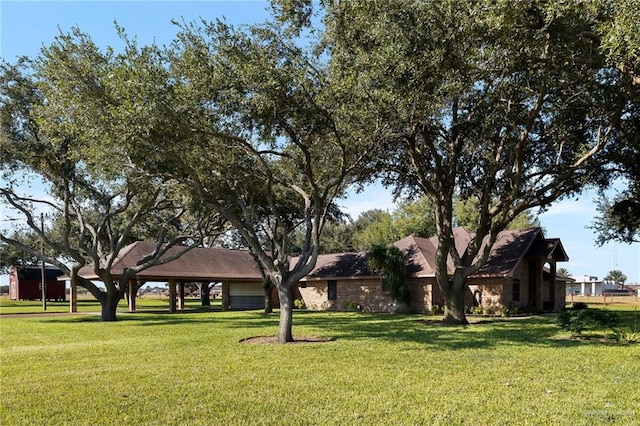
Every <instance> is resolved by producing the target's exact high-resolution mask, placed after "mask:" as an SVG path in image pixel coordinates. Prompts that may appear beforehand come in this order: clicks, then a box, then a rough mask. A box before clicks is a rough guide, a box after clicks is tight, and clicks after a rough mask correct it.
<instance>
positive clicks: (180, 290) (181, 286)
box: [178, 281, 184, 311]
mask: <svg viewBox="0 0 640 426" xmlns="http://www.w3.org/2000/svg"><path fill="white" fill-rule="evenodd" d="M178 309H179V310H181V311H184V282H182V281H180V283H179V284H178Z"/></svg>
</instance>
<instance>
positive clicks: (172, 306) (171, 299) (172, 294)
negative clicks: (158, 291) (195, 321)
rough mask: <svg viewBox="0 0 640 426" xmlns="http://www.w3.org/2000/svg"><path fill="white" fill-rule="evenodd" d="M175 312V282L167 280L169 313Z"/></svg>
mask: <svg viewBox="0 0 640 426" xmlns="http://www.w3.org/2000/svg"><path fill="white" fill-rule="evenodd" d="M175 312H176V280H173V279H172V280H169V313H171V314H173V313H175Z"/></svg>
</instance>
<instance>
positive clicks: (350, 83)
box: [325, 0, 640, 318]
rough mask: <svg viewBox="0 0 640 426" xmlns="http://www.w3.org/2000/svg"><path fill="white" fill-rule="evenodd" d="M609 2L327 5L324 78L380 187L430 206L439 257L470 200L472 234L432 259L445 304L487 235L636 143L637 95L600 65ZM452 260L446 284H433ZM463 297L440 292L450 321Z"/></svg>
mask: <svg viewBox="0 0 640 426" xmlns="http://www.w3.org/2000/svg"><path fill="white" fill-rule="evenodd" d="M611 4H612V3H611V2H608V1H593V2H561V3H559V2H541V1H540V2H538V1H533V2H513V1H506V0H503V1H496V2H491V3H490V4H487V3H486V2H475V1H458V0H442V1H437V2H406V1H401V0H397V1H387V2H384V4H383V3H380V2H376V1H373V0H371V1H358V2H331V3H330V4H329V6H328V7H327V11H326V12H327V13H326V21H325V22H326V23H327V29H328V31H327V38H328V41H329V42H330V45H331V47H332V56H331V63H330V71H331V73H332V74H331V75H332V77H333V78H334V79H336V80H339V81H341V82H343V85H344V87H345V90H347V91H348V92H349V93H350V94H352V99H351V104H352V108H351V120H350V121H349V122H350V123H353V125H354V126H356V127H357V131H358V132H359V133H360V134H362V135H363V136H366V137H369V138H371V139H372V140H382V141H383V142H384V143H385V148H386V153H385V154H386V155H385V156H384V157H383V158H380V166H379V167H380V169H381V170H382V173H383V175H384V176H385V183H387V184H389V185H391V186H393V187H394V188H395V189H396V193H397V194H399V193H403V192H409V193H418V194H424V195H427V196H429V197H430V199H431V200H433V202H434V206H433V207H434V210H435V218H436V222H437V225H438V234H439V235H438V238H439V244H440V247H441V251H442V252H443V253H453V251H454V250H455V248H454V247H455V246H454V242H453V238H452V230H451V226H452V224H453V223H454V209H453V202H454V198H455V197H461V198H462V199H465V200H466V199H470V198H474V199H476V200H477V203H478V204H477V208H476V209H475V210H476V211H477V219H476V220H472V221H470V222H471V223H472V224H473V226H471V227H470V229H469V230H470V231H472V232H475V237H474V239H473V240H472V241H470V243H469V245H468V247H467V248H466V250H465V252H464V255H463V256H462V255H461V256H459V257H458V256H453V259H450V258H449V257H448V256H447V255H446V254H445V255H443V256H440V257H439V258H438V259H437V262H438V266H439V267H438V268H437V271H438V276H437V280H438V284H439V285H440V287H441V290H442V293H443V294H444V295H445V296H446V295H447V294H452V293H453V292H455V293H456V296H460V293H461V292H463V291H464V289H465V286H464V283H463V282H464V279H465V278H466V274H471V273H473V272H474V271H477V270H478V268H480V267H481V266H482V265H483V263H484V262H485V261H486V259H487V256H488V253H489V249H490V248H491V247H490V244H489V245H488V246H484V247H485V248H486V249H485V250H482V247H483V241H484V239H485V238H486V237H487V236H490V235H491V236H495V235H497V234H498V232H499V231H501V230H503V229H505V228H506V227H507V226H509V224H510V223H512V222H513V221H514V220H515V219H516V217H518V215H520V214H522V213H523V212H526V211H531V210H530V209H537V208H542V209H544V208H547V207H548V206H549V205H550V204H551V203H553V202H554V201H556V200H558V199H560V198H562V197H565V196H568V195H571V194H575V193H577V192H579V191H581V189H582V188H583V187H584V185H585V184H587V183H600V182H602V181H604V180H607V179H608V176H609V175H610V173H609V171H608V170H606V167H603V166H604V163H603V162H600V157H599V156H598V154H599V153H601V152H603V150H604V148H605V147H606V146H612V147H614V146H617V145H618V144H619V145H620V146H622V145H625V144H627V141H628V140H637V134H638V132H637V131H636V130H637V129H636V126H637V117H638V113H639V108H638V106H639V105H638V99H640V96H638V89H637V87H634V86H633V85H632V84H631V78H630V77H629V75H628V74H626V73H624V72H623V71H621V70H620V69H619V68H615V67H612V66H611V65H610V64H608V63H607V62H606V61H604V60H603V58H604V57H605V55H606V52H605V51H604V50H603V48H602V46H601V45H600V44H599V41H598V39H599V37H601V36H602V29H603V28H611V27H612V25H613V24H614V22H615V19H616V13H615V10H612V9H611V8H610V7H609V5H611ZM613 4H617V2H614V3H613ZM614 9H615V8H614ZM632 13H635V12H632ZM625 22H626V21H625ZM629 22H633V20H630V21H629ZM592 34H596V37H591V35H592ZM633 37H634V38H635V37H636V36H633ZM363 129H366V131H365V130H363ZM529 221H530V218H527V219H526V221H525V222H529ZM527 225H528V223H527ZM518 226H521V225H518ZM489 242H491V240H489ZM451 260H452V261H453V262H454V265H453V266H454V267H455V268H456V271H457V272H456V274H455V275H454V277H458V278H454V280H449V279H448V277H446V276H444V275H445V272H444V271H447V264H448V262H450V261H451ZM449 267H450V266H449ZM454 281H455V282H454ZM460 299H461V298H460V297H456V298H454V297H448V296H446V299H445V300H447V303H448V306H447V308H448V309H447V312H452V313H453V312H455V313H456V315H453V314H452V315H451V317H452V318H463V317H464V315H463V313H462V312H460V311H461V310H462V308H463V307H462V306H453V305H451V306H449V304H452V303H453V302H452V301H453V300H460Z"/></svg>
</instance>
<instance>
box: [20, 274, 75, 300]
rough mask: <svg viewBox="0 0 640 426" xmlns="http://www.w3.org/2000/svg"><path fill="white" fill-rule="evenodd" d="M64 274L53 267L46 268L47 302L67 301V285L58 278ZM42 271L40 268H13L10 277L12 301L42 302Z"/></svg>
mask: <svg viewBox="0 0 640 426" xmlns="http://www.w3.org/2000/svg"><path fill="white" fill-rule="evenodd" d="M61 275H64V273H63V272H62V271H61V270H60V269H58V268H56V267H53V266H47V267H46V268H45V281H46V283H47V300H59V301H64V300H66V291H65V287H66V284H65V282H64V281H58V280H57V278H58V277H59V276H61ZM41 283H42V269H41V268H40V267H38V266H27V267H24V268H17V267H15V266H14V267H12V268H11V273H10V275H9V297H10V298H11V300H42V289H41V288H40V284H41Z"/></svg>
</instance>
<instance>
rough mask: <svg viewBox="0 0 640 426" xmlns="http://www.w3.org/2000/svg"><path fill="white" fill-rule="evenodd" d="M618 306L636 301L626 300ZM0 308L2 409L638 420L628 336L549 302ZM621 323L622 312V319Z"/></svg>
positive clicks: (116, 416) (183, 416)
mask: <svg viewBox="0 0 640 426" xmlns="http://www.w3.org/2000/svg"><path fill="white" fill-rule="evenodd" d="M624 313H625V316H624V318H625V321H629V320H633V316H632V314H633V312H632V311H628V310H627V311H625V312H624ZM120 318H121V321H119V322H116V323H101V322H99V321H98V320H97V317H96V316H93V315H79V316H60V317H35V316H24V317H20V318H10V317H4V318H1V319H0V333H1V346H0V348H1V352H0V372H1V378H2V392H1V396H0V424H3V425H13V424H25V425H27V424H29V425H33V424H37V425H45V424H51V425H64V424H69V425H95V424H101V425H105V424H118V425H140V424H144V425H154V424H157V425H165V424H189V425H211V424H225V425H227V424H236V425H237V424H239V425H244V424H246V425H254V424H266V425H281V424H287V425H298V424H300V425H308V424H330V425H353V424H355V425H372V424H385V425H398V424H401V425H404V424H408V425H413V424H425V425H429V424H442V425H451V424H468V425H498V424H524V425H526V424H531V425H540V424H553V425H558V424H560V425H562V424H571V425H592V424H602V423H615V424H637V423H638V421H639V420H640V408H639V407H640V386H638V377H640V345H621V344H614V343H601V342H584V341H580V342H578V341H569V340H563V339H557V338H555V337H557V336H558V335H559V334H560V333H559V329H558V328H557V327H556V326H555V325H554V318H553V317H552V316H540V317H532V318H520V319H507V320H481V322H479V323H477V324H473V325H471V326H468V327H445V326H442V325H438V324H429V323H426V322H424V321H423V320H425V319H429V318H428V317H421V316H391V315H384V314H362V313H338V312H305V311H296V312H295V314H294V336H324V337H330V338H333V339H335V340H334V341H331V342H327V343H312V344H293V345H264V344H246V343H240V342H239V341H240V340H241V339H243V338H246V337H251V336H261V335H274V334H275V333H276V330H277V324H278V317H277V315H263V314H261V313H258V312H191V313H178V314H173V315H171V314H158V313H137V314H124V313H123V314H121V315H120ZM628 325H629V326H631V325H632V324H628Z"/></svg>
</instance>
